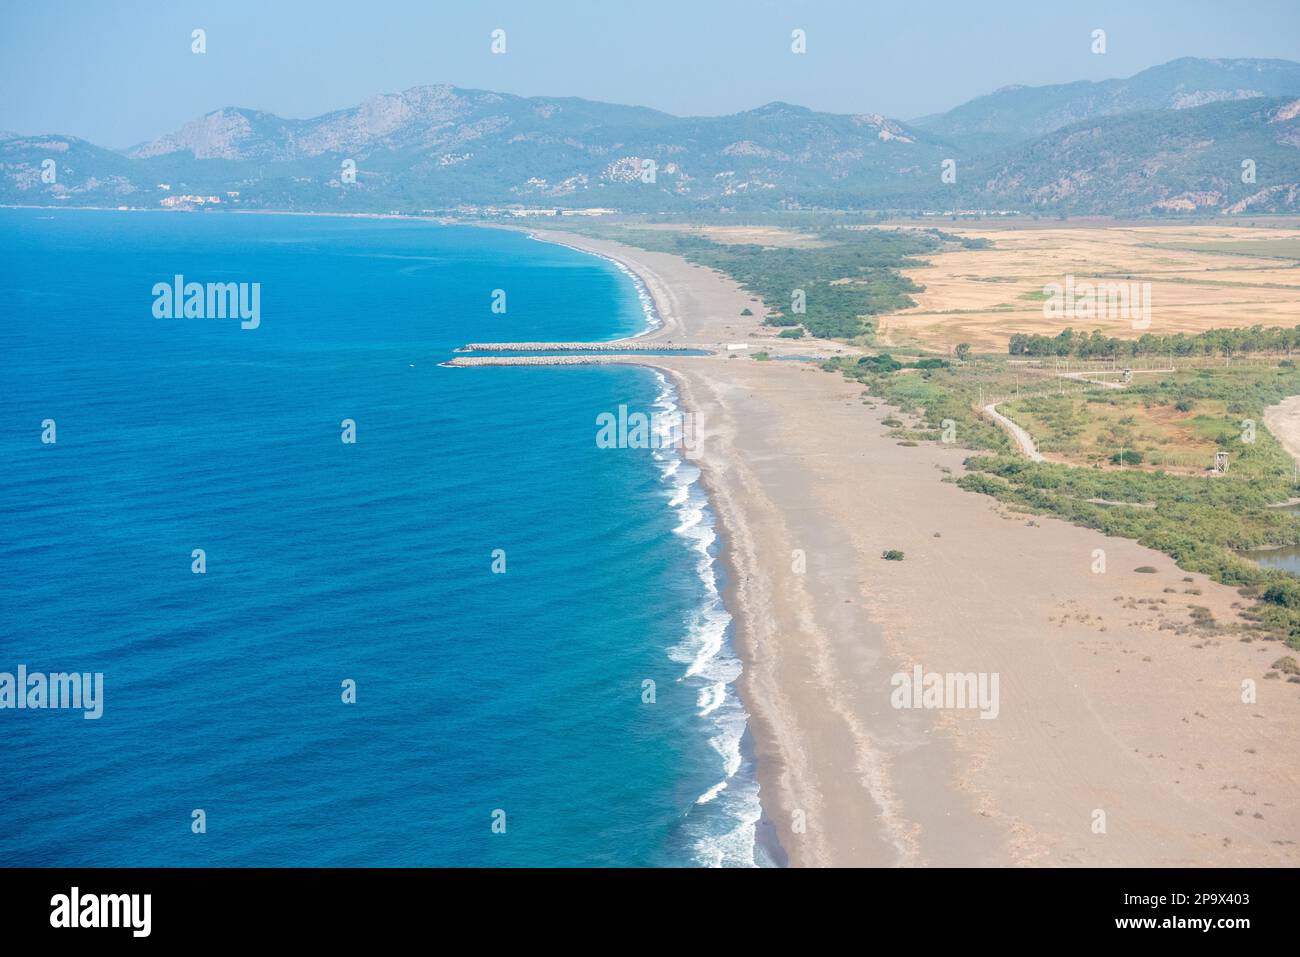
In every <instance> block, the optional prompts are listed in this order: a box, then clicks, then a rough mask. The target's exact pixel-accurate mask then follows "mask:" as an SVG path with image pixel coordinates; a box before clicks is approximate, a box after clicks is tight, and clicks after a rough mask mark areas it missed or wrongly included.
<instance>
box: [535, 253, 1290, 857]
mask: <svg viewBox="0 0 1300 957" xmlns="http://www.w3.org/2000/svg"><path fill="white" fill-rule="evenodd" d="M536 235H537V236H538V238H540V239H553V240H555V241H559V242H563V243H565V244H567V245H571V246H574V247H577V248H581V249H586V250H589V251H591V252H595V253H598V254H600V255H605V256H609V257H611V258H614V259H616V260H618V261H620V262H622V263H624V264H625V265H626V266H627V267H628V268H630V269H632V270H633V271H634V272H635V273H636V274H637V275H638V276H640V277H641V279H642V281H644V282H645V284H646V286H647V288H648V289H649V290H650V292H651V294H652V295H653V297H654V300H655V303H656V306H657V308H658V310H659V312H660V314H661V316H662V318H663V320H664V322H663V325H662V327H661V328H660V329H658V330H656V331H655V332H654V333H652V337H653V338H655V339H664V340H667V339H672V340H673V341H674V343H675V344H680V343H684V342H690V343H699V344H704V343H714V344H716V343H719V342H735V343H749V344H751V349H752V348H763V349H768V348H769V346H771V347H772V351H773V352H774V354H775V353H776V352H779V351H780V350H781V349H782V348H784V349H787V350H788V351H789V352H790V353H796V352H797V353H804V354H807V353H809V352H811V351H814V350H820V351H826V350H827V349H836V348H839V347H838V346H829V347H828V346H826V345H825V344H821V345H820V346H814V345H813V344H809V343H804V344H801V347H800V348H798V349H796V348H794V347H792V346H789V345H787V344H786V343H777V341H776V340H775V337H774V336H773V335H772V332H773V331H771V330H768V329H765V328H763V327H762V326H761V322H762V318H763V310H762V309H761V307H760V306H759V304H757V303H755V302H754V300H753V299H752V297H751V296H750V295H749V294H748V293H746V292H745V291H744V290H741V289H740V288H739V287H738V286H736V285H735V283H734V282H732V281H731V280H729V279H726V278H725V277H723V276H721V275H720V274H718V273H716V272H714V271H712V270H709V269H705V268H702V267H700V266H695V265H691V264H689V263H686V262H684V261H683V260H681V259H679V258H677V257H674V256H671V255H667V254H662V253H653V252H644V251H641V250H637V249H633V248H630V247H626V246H622V245H620V244H617V243H612V242H608V241H603V240H589V239H585V238H582V237H578V236H575V235H572V234H569V233H561V234H556V235H552V234H550V233H547V232H546V231H544V230H539V231H537V233H536ZM745 308H750V309H753V310H754V312H755V315H754V316H753V317H752V318H751V317H743V318H742V317H741V315H740V313H741V310H743V309H745ZM595 361H615V362H632V363H637V364H642V365H651V366H653V367H656V368H660V369H664V370H666V371H668V372H669V373H671V375H672V377H673V379H674V380H675V382H676V383H677V386H678V389H679V392H680V395H681V399H682V402H683V405H684V407H685V408H687V409H688V410H690V411H692V412H693V413H695V414H696V416H697V428H698V441H697V443H696V448H695V449H694V450H693V451H692V452H691V453H690V455H691V457H692V458H693V459H695V460H696V461H697V462H698V463H699V465H700V466H701V468H702V472H703V475H704V480H705V483H706V487H707V488H708V490H709V494H710V498H711V501H712V504H713V506H714V508H715V510H716V512H717V517H718V520H719V526H720V528H721V530H722V534H723V542H724V559H725V561H726V563H727V565H728V568H729V579H730V589H731V590H730V594H729V595H728V603H729V606H730V608H731V611H732V614H733V615H734V616H735V620H736V628H737V635H736V640H737V647H738V651H739V652H740V655H741V657H742V659H743V662H744V668H745V670H744V674H743V676H742V678H741V684H740V691H741V696H742V699H743V701H744V703H745V705H746V707H747V709H748V711H749V713H750V727H751V732H752V734H753V738H754V743H755V750H756V755H757V759H758V773H759V779H760V784H761V789H762V801H763V806H764V815H765V819H766V821H767V822H768V824H769V825H770V827H771V828H772V829H773V830H774V831H775V833H776V835H777V836H778V839H779V842H780V844H781V847H782V848H783V850H784V852H785V855H786V856H787V857H788V860H789V863H790V864H791V865H794V866H897V865H904V866H916V865H949V866H966V865H985V864H991V865H1049V866H1050V865H1064V866H1071V865H1073V866H1080V865H1082V866H1090V865H1116V866H1142V865H1151V866H1188V865H1192V866H1195V865H1229V866H1250V867H1260V866H1276V865H1295V864H1297V863H1300V844H1297V842H1298V841H1300V772H1297V770H1296V768H1295V767H1294V762H1293V761H1291V760H1290V758H1291V756H1292V755H1293V754H1294V752H1295V747H1296V743H1297V741H1300V685H1298V684H1295V683H1291V682H1288V681H1287V680H1286V678H1285V676H1282V677H1281V678H1274V679H1266V678H1265V674H1266V673H1267V672H1269V671H1270V667H1269V666H1270V665H1271V664H1272V662H1274V661H1275V660H1276V659H1278V658H1280V657H1282V656H1283V655H1284V654H1288V653H1289V652H1288V650H1287V649H1286V648H1285V647H1284V646H1283V645H1281V644H1280V643H1278V642H1265V641H1258V640H1257V641H1250V640H1244V636H1243V634H1242V633H1241V632H1240V631H1239V630H1237V628H1238V627H1239V626H1240V625H1241V624H1242V621H1241V619H1240V617H1239V611H1240V610H1241V609H1242V608H1244V607H1245V606H1247V605H1248V604H1249V603H1248V602H1247V601H1246V600H1244V599H1242V598H1241V597H1240V596H1239V595H1238V594H1237V593H1236V591H1235V590H1233V589H1231V588H1228V587H1226V586H1223V585H1219V584H1216V583H1214V582H1212V581H1210V580H1208V579H1207V578H1206V577H1205V576H1203V575H1195V574H1189V573H1185V572H1183V571H1182V570H1180V569H1178V568H1177V567H1176V566H1175V565H1174V563H1173V561H1172V560H1171V559H1169V558H1168V557H1166V556H1165V555H1163V554H1161V553H1158V552H1154V551H1151V550H1149V549H1146V548H1143V547H1141V546H1139V545H1137V544H1135V543H1133V542H1131V541H1127V540H1123V539H1117V538H1107V537H1105V536H1103V535H1101V534H1100V533H1098V532H1094V531H1091V530H1087V529H1082V528H1076V527H1074V526H1071V525H1068V524H1065V523H1063V522H1060V521H1058V520H1055V519H1050V518H1033V517H1030V516H1026V515H1022V514H1016V513H1012V512H1009V511H1008V510H1007V509H1006V508H1005V507H1004V506H1002V505H1000V504H999V503H997V502H995V501H994V500H992V499H990V498H986V497H983V496H980V495H977V494H974V493H970V492H966V491H963V490H961V489H959V488H957V487H956V486H955V485H953V484H952V483H951V481H950V479H951V478H952V477H955V476H958V475H960V474H961V472H962V461H963V459H964V458H965V457H966V456H967V455H968V454H970V453H969V452H968V451H967V450H964V449H962V448H960V447H959V446H958V445H937V444H935V445H932V444H922V445H919V446H916V447H906V446H901V445H899V444H898V442H897V440H895V439H893V438H891V437H890V436H889V431H890V430H889V428H888V427H886V426H884V425H883V424H882V419H884V418H887V417H888V416H889V415H890V414H895V413H894V410H891V409H889V408H887V407H885V406H883V405H880V404H878V403H876V402H875V401H874V400H865V401H864V398H863V395H862V387H861V386H859V385H857V384H854V383H848V382H845V381H844V380H843V379H842V378H841V377H840V376H838V375H832V374H828V373H826V372H823V371H821V370H820V369H819V368H818V367H817V366H816V365H815V364H812V363H806V362H794V361H768V362H758V361H754V360H753V359H752V358H751V357H750V356H748V355H746V354H744V353H742V354H741V355H739V356H728V355H727V354H726V353H725V352H722V353H719V354H715V355H712V356H621V357H597V358H596V359H595ZM520 374H521V375H526V374H527V373H526V372H525V371H524V370H520ZM575 374H581V372H576V373H575ZM958 440H959V441H960V436H958ZM886 549H898V550H901V551H902V552H903V553H904V556H905V558H904V560H902V561H884V560H882V558H881V554H882V551H884V550H886ZM1103 563H1104V565H1103ZM1101 567H1104V570H1099V569H1100V568H1101ZM1138 568H1153V569H1154V570H1155V571H1154V572H1138V571H1136V570H1135V569H1138ZM1198 608H1199V609H1208V613H1209V614H1210V615H1212V616H1213V618H1214V620H1215V621H1216V622H1217V623H1218V625H1219V626H1220V627H1219V628H1218V629H1215V630H1206V629H1202V628H1200V627H1198V626H1197V625H1196V622H1195V621H1194V618H1193V610H1194V609H1198ZM1196 614H1197V615H1198V616H1200V617H1201V618H1204V615H1205V612H1202V611H1197V612H1196ZM917 666H919V667H920V668H921V669H922V670H923V671H924V672H925V673H931V672H935V673H940V674H950V673H952V674H957V673H960V674H966V673H973V674H976V675H981V676H984V677H985V678H988V677H990V676H993V675H996V676H997V681H998V685H997V687H998V696H997V707H996V716H995V717H989V718H984V717H981V714H980V711H979V710H977V709H974V708H969V707H967V708H956V707H944V708H925V707H921V708H916V707H902V708H898V707H894V703H896V702H894V703H891V692H892V691H893V689H894V685H893V684H892V683H891V681H892V679H893V678H894V676H895V675H898V674H908V675H910V674H912V672H913V669H914V668H915V667H917ZM1244 689H1245V690H1244ZM1252 689H1253V697H1252V695H1251V694H1249V693H1247V692H1248V691H1250V690H1252ZM984 710H985V713H990V711H991V710H992V709H987V708H986V709H984Z"/></svg>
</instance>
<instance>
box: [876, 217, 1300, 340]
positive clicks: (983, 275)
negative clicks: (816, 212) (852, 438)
mask: <svg viewBox="0 0 1300 957" xmlns="http://www.w3.org/2000/svg"><path fill="white" fill-rule="evenodd" d="M943 229H944V230H945V231H946V232H951V233H955V234H957V235H961V236H966V237H972V238H974V237H980V238H984V239H987V240H989V241H991V242H992V243H993V247H992V248H990V249H979V250H966V249H955V250H952V251H949V252H942V253H938V254H935V255H932V256H930V257H929V265H927V266H925V267H923V268H919V269H912V270H907V271H906V272H907V275H909V276H910V277H911V278H912V279H914V280H915V281H916V282H917V283H918V284H920V285H923V286H924V287H925V292H923V293H920V294H915V295H914V296H913V298H914V299H916V301H917V306H916V307H915V308H913V309H907V310H903V311H901V312H896V313H891V314H890V315H887V316H881V317H878V318H877V324H878V328H879V332H878V337H879V339H880V341H881V342H882V343H884V344H888V345H907V344H920V345H923V346H926V347H928V348H932V349H939V350H945V351H946V350H947V349H948V348H949V347H950V346H953V345H956V344H957V343H959V342H969V343H970V344H971V345H972V347H974V349H975V350H976V351H981V352H1005V351H1006V347H1007V339H1008V337H1009V336H1010V335H1011V334H1012V333H1017V332H1023V333H1030V334H1035V333H1036V334H1041V335H1050V336H1054V335H1056V334H1057V333H1059V332H1060V331H1061V330H1062V329H1063V328H1065V327H1066V326H1073V327H1074V328H1075V329H1076V330H1077V329H1082V330H1084V331H1090V330H1092V329H1100V330H1101V331H1102V332H1103V333H1105V334H1106V335H1109V336H1118V337H1123V338H1128V337H1134V338H1136V337H1137V336H1140V335H1142V334H1143V333H1144V332H1150V333H1153V334H1156V335H1162V334H1167V333H1174V332H1187V333H1195V332H1201V331H1204V330H1206V329H1209V328H1212V327H1231V326H1252V325H1256V324H1258V325H1265V326H1295V325H1297V324H1300V229H1278V228H1267V229H1265V228H1250V227H1245V226H1215V225H1189V226H1176V225H1161V226H1114V227H1109V226H1100V225H1098V226H1086V227H1080V226H1072V227H1071V226H1061V225H1056V226H1038V225H1036V224H1029V223H1026V224H1024V225H1020V226H1010V225H1004V226H1001V227H996V228H987V229H986V228H977V229H966V228H963V227H960V226H955V227H950V226H947V225H945V226H943ZM1067 275H1073V276H1074V278H1075V281H1076V282H1079V281H1083V282H1096V281H1100V282H1110V283H1113V282H1135V283H1143V282H1149V283H1151V289H1150V303H1151V322H1150V326H1149V327H1148V328H1145V329H1144V328H1135V327H1134V324H1133V322H1132V321H1131V320H1130V319H1125V318H1119V317H1116V318H1096V319H1082V320H1080V319H1065V320H1062V319H1059V318H1048V317H1046V316H1044V314H1043V301H1042V299H1043V287H1044V286H1045V285H1046V284H1047V283H1064V282H1065V277H1066V276H1067Z"/></svg>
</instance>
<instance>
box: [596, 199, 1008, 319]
mask: <svg viewBox="0 0 1300 957" xmlns="http://www.w3.org/2000/svg"><path fill="white" fill-rule="evenodd" d="M581 231H582V232H583V234H584V235H588V236H596V237H599V238H602V239H612V240H616V241H618V242H622V243H627V244H629V245H632V246H637V247H639V248H641V249H649V250H653V251H656V252H666V253H672V254H674V255H677V256H681V257H682V258H684V259H687V260H689V261H690V262H693V263H697V264H699V265H701V266H706V267H708V268H710V269H716V270H718V271H719V272H722V273H725V274H726V275H728V276H730V277H731V278H732V279H734V280H735V281H736V282H738V283H739V284H740V285H741V286H742V287H743V288H744V289H746V290H748V291H749V292H751V293H752V294H753V295H754V296H755V297H756V298H758V299H759V300H761V301H762V303H763V304H764V305H765V306H766V307H767V308H768V313H769V314H768V317H767V320H766V322H767V324H768V325H771V326H777V327H780V328H781V329H782V330H784V329H787V328H788V329H793V328H802V329H803V330H804V331H805V332H806V334H807V335H809V336H812V337H814V338H820V339H846V340H853V341H860V342H864V343H870V342H871V341H873V340H872V334H873V332H874V328H875V327H874V324H873V322H872V317H873V316H877V315H880V314H881V313H885V312H893V311H895V310H898V309H907V308H910V307H912V306H914V305H916V301H915V300H914V299H912V294H913V293H917V292H921V291H922V289H921V287H920V286H918V285H917V284H916V283H915V282H913V281H912V280H911V279H909V278H908V277H907V276H905V275H903V273H902V270H903V269H909V268H915V267H917V266H920V265H923V263H922V261H921V260H919V259H918V258H917V257H918V256H923V255H925V254H927V253H933V252H937V251H939V250H941V249H943V248H945V247H953V248H965V249H977V248H982V246H984V245H987V244H988V243H987V240H983V239H978V238H968V237H960V236H955V235H952V234H949V233H945V232H943V231H942V230H939V229H882V228H876V227H871V228H862V227H848V226H827V227H824V228H819V229H814V230H809V231H807V232H805V233H801V234H796V235H803V236H806V237H808V241H807V242H804V243H800V244H785V245H766V244H763V243H742V242H719V241H717V240H715V239H712V238H709V237H708V236H706V235H703V234H702V233H701V232H699V231H697V230H690V229H687V228H681V229H659V228H647V227H644V226H641V227H638V226H608V225H602V224H582V227H581Z"/></svg>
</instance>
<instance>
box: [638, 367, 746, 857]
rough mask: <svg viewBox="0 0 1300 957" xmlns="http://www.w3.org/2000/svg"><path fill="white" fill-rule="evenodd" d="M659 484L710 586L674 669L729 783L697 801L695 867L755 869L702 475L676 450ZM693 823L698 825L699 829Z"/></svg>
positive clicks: (727, 617) (663, 392)
mask: <svg viewBox="0 0 1300 957" xmlns="http://www.w3.org/2000/svg"><path fill="white" fill-rule="evenodd" d="M655 376H656V378H657V380H658V383H659V394H658V395H657V396H656V397H655V410H656V411H658V412H663V413H666V414H665V415H662V416H659V419H660V420H662V421H674V420H675V416H674V415H673V413H676V412H677V411H678V406H677V402H676V393H675V391H674V390H673V388H672V385H671V384H670V383H669V382H668V380H667V378H666V377H665V376H664V375H663V374H662V373H658V372H656V373H655ZM654 458H655V462H656V464H657V465H658V467H659V471H660V476H661V478H662V480H663V481H664V483H665V484H667V485H668V487H669V491H668V504H669V507H670V508H672V509H673V510H674V512H675V513H676V515H677V525H676V527H675V528H674V529H673V532H674V534H676V535H678V536H680V537H681V538H683V539H685V540H686V542H687V543H688V544H689V547H690V548H691V549H692V551H694V552H695V554H696V556H697V560H696V563H695V570H696V573H697V574H698V575H699V577H700V582H701V584H702V585H703V586H704V600H703V601H702V602H701V604H700V606H699V607H698V608H696V609H695V610H694V611H693V612H692V613H691V616H690V618H689V620H688V622H687V627H686V634H685V635H684V637H683V638H682V640H681V641H680V642H679V643H678V644H677V645H676V646H675V647H674V648H673V649H672V650H671V651H670V653H669V654H670V657H671V658H672V660H673V661H676V662H678V663H679V664H681V665H683V673H682V677H681V679H680V680H682V681H687V682H691V683H692V684H696V685H698V690H697V692H696V706H697V707H698V708H699V711H698V712H697V715H696V716H697V717H698V718H700V719H701V720H704V721H707V722H709V730H708V732H707V733H708V735H709V744H710V746H711V747H712V748H713V750H714V751H716V752H717V754H718V756H719V757H720V758H721V764H722V771H723V775H724V776H723V779H722V780H721V781H719V782H718V783H717V784H715V785H713V786H712V787H711V788H709V789H708V790H707V791H705V792H704V793H703V794H701V795H700V796H699V797H698V798H696V801H695V805H696V807H697V808H700V807H702V806H703V805H709V806H710V807H709V810H708V811H699V812H698V813H699V814H701V815H703V817H701V818H700V819H699V821H698V824H699V829H698V831H697V832H694V833H693V837H694V850H695V856H696V860H697V861H698V862H699V863H700V864H703V865H706V866H709V867H754V866H756V861H755V851H756V848H757V836H758V821H759V818H760V816H761V813H762V809H761V806H760V804H759V799H758V782H757V781H756V780H754V779H753V777H752V774H742V773H741V769H742V767H743V766H744V753H743V750H742V742H743V740H744V736H745V729H746V727H747V724H748V721H749V715H748V714H747V713H746V711H745V708H744V706H743V705H742V704H741V702H740V697H739V695H737V693H736V687H735V683H736V679H737V678H739V677H740V673H741V663H740V659H739V658H738V657H737V656H736V654H735V652H734V651H733V650H732V648H731V646H730V643H729V642H728V640H727V635H728V630H729V628H730V626H731V614H730V613H729V612H728V611H727V609H726V607H725V605H724V604H723V601H722V594H721V591H720V589H719V587H718V568H717V563H716V561H715V559H714V556H713V554H712V553H711V551H710V550H711V549H712V548H713V546H714V544H715V543H716V542H717V538H718V536H717V532H716V531H715V530H714V526H713V517H712V512H711V511H710V509H709V503H708V499H707V497H706V496H705V494H704V490H703V488H702V486H701V485H700V483H699V478H700V470H699V468H697V467H696V466H695V465H693V464H692V463H690V462H688V461H686V460H685V459H683V458H682V456H681V454H680V453H679V452H678V451H677V450H676V449H667V450H665V451H663V452H661V453H659V454H656V455H655V457H654ZM693 823H694V822H693Z"/></svg>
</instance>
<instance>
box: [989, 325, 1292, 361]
mask: <svg viewBox="0 0 1300 957" xmlns="http://www.w3.org/2000/svg"><path fill="white" fill-rule="evenodd" d="M1293 351H1300V326H1295V327H1293V328H1290V329H1288V328H1286V327H1283V326H1250V327H1248V328H1243V329H1207V330H1206V331H1205V332H1201V333H1197V334H1195V335H1190V334H1188V333H1185V332H1178V333H1174V334H1173V335H1167V336H1158V335H1153V334H1152V333H1149V332H1148V333H1145V334H1143V335H1142V336H1140V337H1139V338H1137V339H1117V338H1115V337H1113V336H1107V335H1103V334H1102V333H1101V331H1100V330H1098V329H1094V330H1093V331H1092V332H1076V331H1075V330H1073V329H1065V330H1064V331H1062V332H1061V333H1060V334H1058V335H1055V336H1044V335H1029V334H1026V333H1016V334H1015V335H1013V336H1012V337H1011V339H1010V341H1009V342H1008V343H1007V352H1008V353H1009V354H1010V355H1013V356H1060V357H1065V356H1073V357H1077V358H1082V359H1093V358H1120V357H1123V356H1155V355H1164V356H1168V355H1173V356H1233V355H1239V354H1243V353H1251V352H1273V353H1277V352H1281V353H1285V354H1287V355H1290V354H1291V353H1292V352H1293Z"/></svg>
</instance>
